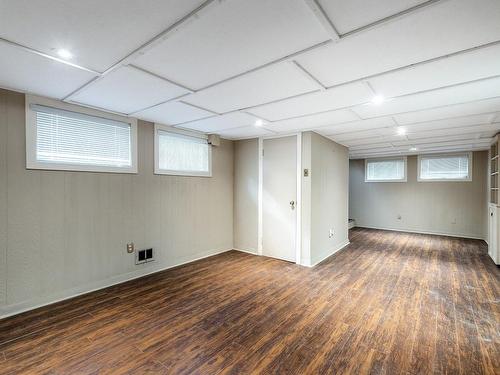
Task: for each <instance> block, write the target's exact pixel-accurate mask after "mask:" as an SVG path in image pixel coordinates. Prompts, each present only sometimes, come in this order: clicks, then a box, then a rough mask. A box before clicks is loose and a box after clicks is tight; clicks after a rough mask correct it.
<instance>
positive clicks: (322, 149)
mask: <svg viewBox="0 0 500 375" xmlns="http://www.w3.org/2000/svg"><path fill="white" fill-rule="evenodd" d="M302 137H303V138H302V141H303V144H302V146H303V147H302V168H308V169H309V170H310V177H304V176H303V177H302V179H303V183H302V210H303V212H302V228H303V231H302V236H303V238H302V244H303V248H302V249H303V254H302V258H303V262H304V264H310V265H314V264H317V263H318V262H320V261H322V260H323V259H325V258H327V257H328V256H330V255H332V254H333V253H335V252H336V251H338V250H340V249H341V248H343V247H344V246H345V245H347V243H348V242H349V239H348V228H347V221H348V200H349V189H348V184H349V153H348V149H347V148H346V147H344V146H342V145H339V144H338V143H335V142H333V141H332V140H330V139H328V138H325V137H323V136H321V135H319V134H317V133H314V132H305V133H303V136H302ZM330 229H333V231H334V235H333V237H331V238H330V237H329V231H330ZM308 253H309V254H308ZM308 256H309V259H307V257H308ZM304 258H305V259H304Z"/></svg>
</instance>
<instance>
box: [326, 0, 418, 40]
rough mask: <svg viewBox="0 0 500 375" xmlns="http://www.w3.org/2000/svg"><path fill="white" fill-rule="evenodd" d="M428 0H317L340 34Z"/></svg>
mask: <svg viewBox="0 0 500 375" xmlns="http://www.w3.org/2000/svg"><path fill="white" fill-rule="evenodd" d="M426 1H427V0H383V1H380V0H368V1H367V0H350V1H345V0H317V2H318V4H319V5H320V6H321V7H322V8H323V10H324V11H325V13H326V14H327V16H328V18H329V19H330V21H331V22H332V23H333V24H334V25H335V29H336V30H337V31H338V32H339V33H340V34H345V33H347V32H349V31H352V30H355V29H358V28H360V27H363V26H366V25H369V24H371V23H373V22H376V21H379V20H381V19H384V18H386V17H389V16H392V15H394V14H397V13H400V12H403V11H405V10H407V9H410V8H412V7H414V6H417V5H419V4H422V3H425V2H426Z"/></svg>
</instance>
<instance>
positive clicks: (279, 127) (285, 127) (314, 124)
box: [267, 109, 358, 132]
mask: <svg viewBox="0 0 500 375" xmlns="http://www.w3.org/2000/svg"><path fill="white" fill-rule="evenodd" d="M355 120H358V117H357V116H356V115H355V114H354V113H352V112H351V111H348V110H345V109H339V110H336V111H330V112H323V113H320V114H315V115H308V116H304V117H297V118H293V119H289V120H283V121H277V122H272V123H270V124H269V125H268V126H267V127H268V128H269V129H271V130H273V131H276V132H290V131H295V130H305V129H307V130H313V129H317V128H320V127H322V126H328V125H334V124H341V123H344V122H349V121H355Z"/></svg>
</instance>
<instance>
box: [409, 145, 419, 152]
mask: <svg viewBox="0 0 500 375" xmlns="http://www.w3.org/2000/svg"><path fill="white" fill-rule="evenodd" d="M410 151H412V152H414V151H418V148H416V147H415V146H413V147H410Z"/></svg>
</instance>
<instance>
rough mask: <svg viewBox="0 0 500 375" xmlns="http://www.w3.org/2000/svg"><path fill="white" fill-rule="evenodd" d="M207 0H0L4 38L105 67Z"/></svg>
mask: <svg viewBox="0 0 500 375" xmlns="http://www.w3.org/2000/svg"><path fill="white" fill-rule="evenodd" d="M201 3H203V0H148V1H135V0H106V1H101V0H85V1H60V0H38V1H32V0H12V1H0V37H2V38H5V39H8V40H11V41H14V42H17V43H20V44H23V45H26V46H28V47H31V48H35V49H37V50H40V51H43V52H45V53H47V54H50V55H53V56H57V55H56V52H57V50H58V49H60V48H64V49H67V50H69V51H70V52H71V53H72V54H73V59H72V60H71V61H72V62H74V63H76V64H79V65H83V66H85V67H87V68H91V69H95V70H98V71H104V70H105V69H107V68H108V67H110V66H111V65H113V64H114V63H116V62H117V61H119V60H120V59H122V58H123V57H125V56H126V55H127V54H129V53H130V52H132V51H133V50H135V49H136V48H138V47H139V46H140V45H142V44H144V43H145V42H147V41H148V40H149V39H151V38H153V37H154V36H156V35H157V34H159V33H160V32H162V31H163V30H164V29H166V28H168V27H169V26H171V25H172V24H173V23H175V22H176V21H177V20H178V19H180V18H182V17H183V16H184V15H186V14H188V13H189V12H190V11H192V10H194V9H195V8H196V7H197V6H199V5H200V4H201Z"/></svg>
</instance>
